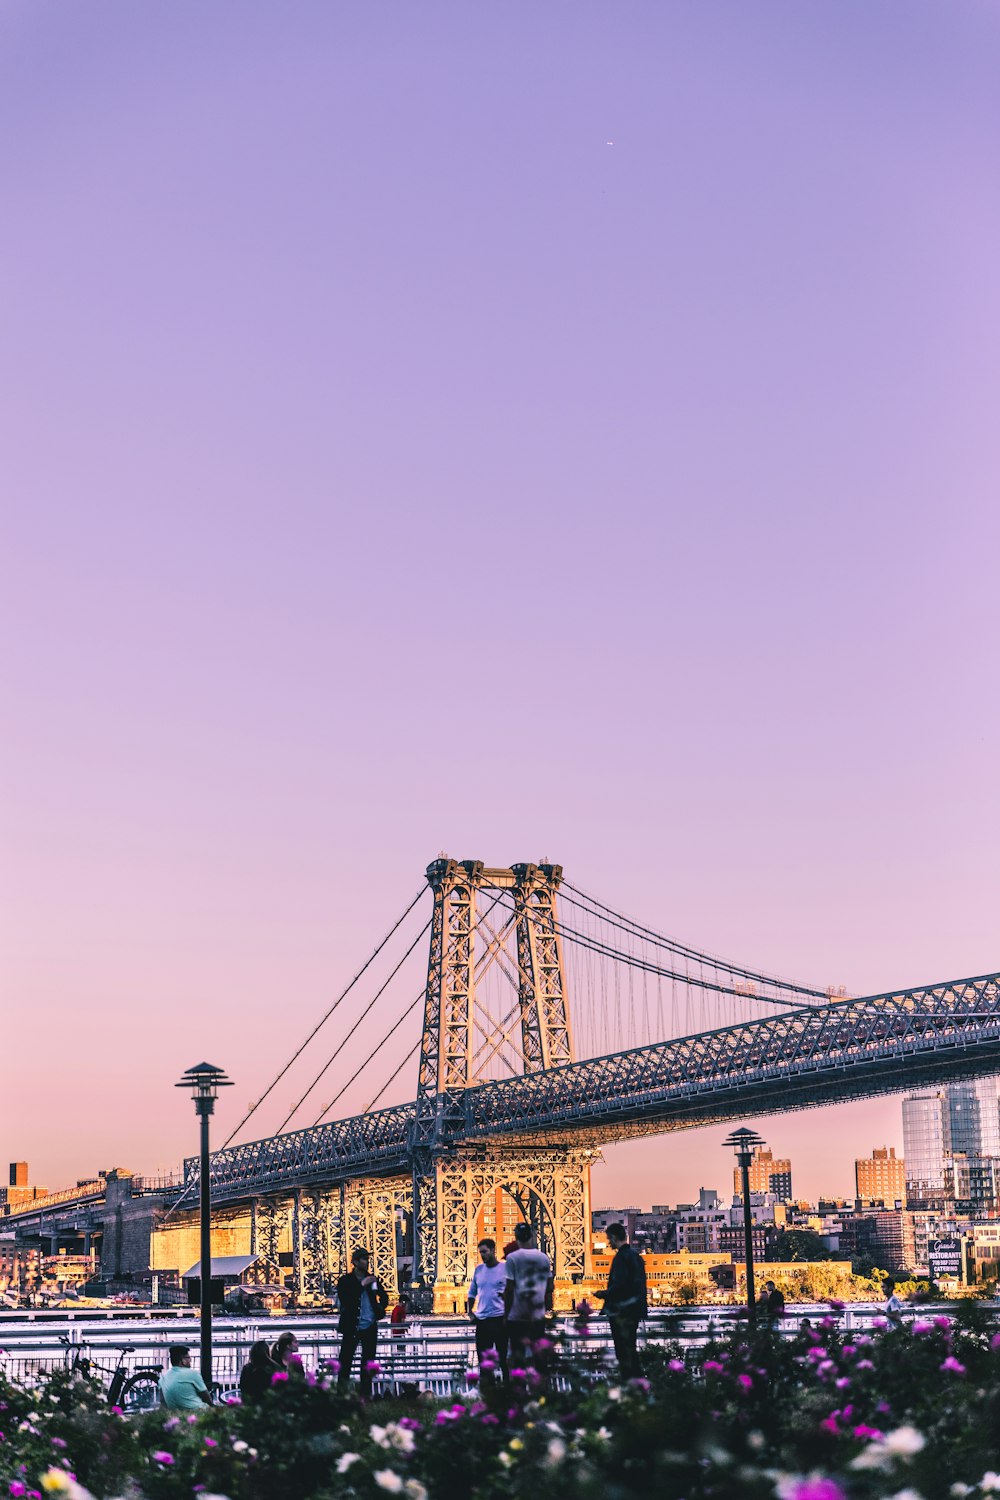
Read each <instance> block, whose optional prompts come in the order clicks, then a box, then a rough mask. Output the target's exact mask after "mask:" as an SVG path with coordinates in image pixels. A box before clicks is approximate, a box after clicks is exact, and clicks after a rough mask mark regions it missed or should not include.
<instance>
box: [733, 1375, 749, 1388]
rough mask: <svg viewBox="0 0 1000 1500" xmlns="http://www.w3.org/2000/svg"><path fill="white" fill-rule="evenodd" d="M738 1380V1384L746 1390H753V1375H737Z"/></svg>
mask: <svg viewBox="0 0 1000 1500" xmlns="http://www.w3.org/2000/svg"><path fill="white" fill-rule="evenodd" d="M736 1382H737V1384H738V1385H741V1386H742V1387H743V1389H744V1390H745V1391H752V1390H753V1376H752V1375H737V1377H736Z"/></svg>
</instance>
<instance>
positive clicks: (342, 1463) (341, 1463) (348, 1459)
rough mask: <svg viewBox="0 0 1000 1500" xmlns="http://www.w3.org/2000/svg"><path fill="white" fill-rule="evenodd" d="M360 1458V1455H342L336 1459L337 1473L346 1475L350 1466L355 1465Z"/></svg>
mask: <svg viewBox="0 0 1000 1500" xmlns="http://www.w3.org/2000/svg"><path fill="white" fill-rule="evenodd" d="M360 1457H361V1454H360V1453H342V1454H341V1455H340V1457H339V1458H338V1459H337V1473H338V1474H346V1473H347V1471H348V1469H349V1468H350V1467H351V1464H356V1463H357V1461H358V1459H359V1458H360Z"/></svg>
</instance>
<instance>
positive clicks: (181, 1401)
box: [160, 1344, 212, 1411]
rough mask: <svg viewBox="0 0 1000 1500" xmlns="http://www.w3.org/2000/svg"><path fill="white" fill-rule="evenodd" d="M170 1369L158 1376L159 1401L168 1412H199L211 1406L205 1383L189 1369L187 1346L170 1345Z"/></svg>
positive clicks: (189, 1352)
mask: <svg viewBox="0 0 1000 1500" xmlns="http://www.w3.org/2000/svg"><path fill="white" fill-rule="evenodd" d="M169 1352H170V1367H169V1369H166V1370H164V1372H163V1374H162V1375H161V1376H160V1399H161V1400H162V1402H163V1404H164V1406H165V1407H167V1409H168V1410H169V1411H201V1410H202V1408H203V1407H205V1406H211V1404H212V1398H211V1396H210V1395H209V1394H208V1389H207V1387H206V1385H205V1382H204V1381H203V1380H202V1378H201V1373H200V1371H198V1370H192V1368H191V1350H190V1349H189V1348H188V1346H187V1344H171V1345H170V1351H169Z"/></svg>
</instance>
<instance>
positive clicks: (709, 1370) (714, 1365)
mask: <svg viewBox="0 0 1000 1500" xmlns="http://www.w3.org/2000/svg"><path fill="white" fill-rule="evenodd" d="M722 1370H723V1367H722V1365H720V1364H719V1361H718V1360H717V1359H706V1361H705V1363H704V1364H703V1365H702V1367H701V1373H702V1374H703V1375H721V1374H722ZM510 1373H511V1375H513V1373H514V1371H513V1370H511V1372H510Z"/></svg>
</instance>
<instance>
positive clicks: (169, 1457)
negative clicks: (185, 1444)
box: [153, 1448, 174, 1468]
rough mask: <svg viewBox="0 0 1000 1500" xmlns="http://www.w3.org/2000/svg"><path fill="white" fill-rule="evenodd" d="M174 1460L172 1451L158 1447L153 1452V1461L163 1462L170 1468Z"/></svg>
mask: <svg viewBox="0 0 1000 1500" xmlns="http://www.w3.org/2000/svg"><path fill="white" fill-rule="evenodd" d="M173 1461H174V1455H173V1454H172V1453H167V1452H166V1451H165V1450H164V1449H163V1448H157V1450H156V1452H155V1453H154V1454H153V1462H154V1463H158V1464H163V1465H164V1467H167V1468H169V1466H170V1465H171V1464H172V1463H173Z"/></svg>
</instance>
